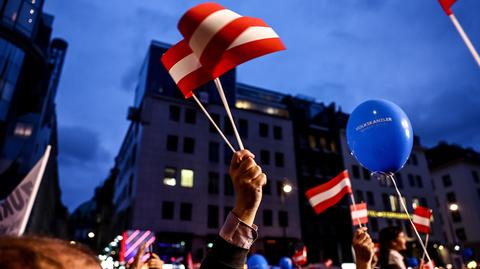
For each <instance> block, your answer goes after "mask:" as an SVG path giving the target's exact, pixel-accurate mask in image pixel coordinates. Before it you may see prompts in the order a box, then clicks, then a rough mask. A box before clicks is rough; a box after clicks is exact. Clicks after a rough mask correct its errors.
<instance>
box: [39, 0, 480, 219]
mask: <svg viewBox="0 0 480 269" xmlns="http://www.w3.org/2000/svg"><path fill="white" fill-rule="evenodd" d="M218 2H219V3H220V4H222V5H224V6H225V7H227V8H230V9H232V10H234V11H236V12H237V13H240V14H242V15H249V16H253V17H259V18H262V19H263V20H265V21H266V22H267V23H268V24H269V25H270V26H271V27H272V28H273V29H275V31H276V32H277V33H278V34H279V36H280V37H281V38H282V40H283V42H284V43H285V45H286V47H287V50H286V51H282V52H279V53H275V54H272V55H267V56H265V57H263V58H260V59H255V60H253V61H250V62H248V63H245V64H243V65H241V66H240V67H239V68H238V69H237V75H238V80H239V81H240V82H243V83H246V84H251V85H255V86H259V87H263V88H266V89H271V90H274V91H279V92H282V93H286V94H291V95H297V94H302V95H307V96H311V97H314V98H316V99H317V100H318V101H321V102H325V103H330V102H335V103H337V104H338V105H339V106H341V107H342V110H343V111H345V112H348V113H350V112H351V111H352V110H353V109H354V108H355V106H357V105H358V104H360V103H361V102H363V101H365V100H368V99H373V98H384V99H388V100H390V101H393V102H394V103H396V104H398V105H399V106H401V107H402V108H403V109H404V110H405V111H406V113H407V114H408V115H409V117H410V120H411V121H412V124H413V128H414V132H415V133H416V135H419V136H420V137H421V141H422V144H423V145H425V146H433V145H435V144H436V143H438V141H441V140H444V141H447V142H450V143H459V144H461V145H464V146H470V147H473V148H475V149H476V150H480V135H479V133H480V68H479V67H478V66H477V65H476V63H475V61H474V60H473V58H472V56H471V54H470V53H469V51H468V49H467V48H466V46H465V45H464V43H463V42H462V40H461V38H460V36H459V34H458V33H457V32H456V30H455V28H454V26H453V24H452V23H451V21H450V19H449V18H448V17H447V16H446V15H445V13H444V12H443V10H442V9H441V8H440V6H439V4H438V2H437V0H406V1H404V0H396V1H393V0H281V1H278V0H277V1H273V0H262V1H259V0H242V1H218ZM199 3H202V1H183V0H142V1H127V0H116V1H112V0H104V1H98V0H71V1H65V0H46V3H45V6H44V10H45V12H47V13H50V14H52V15H54V16H55V21H54V26H53V27H54V31H53V34H54V36H55V37H61V38H63V39H65V40H66V41H67V42H68V43H69V48H68V52H67V57H66V62H65V65H64V69H63V74H62V77H61V80H60V86H59V90H58V95H57V98H56V103H57V115H58V122H59V144H60V145H59V150H60V155H59V162H60V164H59V165H60V166H59V169H60V184H61V187H62V192H63V193H62V199H63V201H64V203H65V204H66V205H67V206H68V208H69V209H70V211H72V210H74V209H75V208H76V207H77V206H78V205H79V204H80V203H82V202H84V201H86V200H87V199H89V198H91V197H92V195H93V191H94V188H95V187H96V186H98V185H99V184H100V183H101V182H102V181H103V180H104V179H105V178H106V176H107V175H108V172H109V169H110V168H111V167H112V166H113V163H114V157H115V156H116V154H117V152H118V149H119V147H120V145H121V142H122V139H123V136H124V134H125V132H126V130H127V127H128V121H127V120H126V113H127V108H128V107H129V106H131V105H132V104H133V95H134V88H135V84H136V80H137V75H138V72H139V69H140V64H141V62H142V61H143V59H144V57H145V55H146V52H147V48H148V46H149V44H150V41H151V40H152V39H155V40H159V41H163V42H168V43H176V42H177V41H179V40H180V39H181V36H180V34H179V32H178V30H177V28H176V26H177V22H178V19H179V18H180V16H181V15H182V14H183V13H184V12H185V11H186V10H187V9H188V8H190V7H192V6H194V5H196V4H199ZM452 10H453V12H454V13H455V15H456V16H457V19H458V20H459V21H460V23H461V24H462V26H463V27H464V29H465V32H466V33H467V34H468V35H469V36H470V38H471V40H472V43H473V44H474V45H475V46H476V47H477V49H480V16H479V15H478V14H479V11H480V1H477V0H458V1H457V3H456V4H455V5H454V6H453V8H452Z"/></svg>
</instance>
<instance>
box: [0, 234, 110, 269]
mask: <svg viewBox="0 0 480 269" xmlns="http://www.w3.org/2000/svg"><path fill="white" fill-rule="evenodd" d="M0 268H2V269H23V268H32V269H67V268H72V269H76V268H78V269H80V268H82V269H83V268H84V269H101V267H100V264H99V263H98V260H97V259H96V257H95V254H94V253H93V252H91V251H90V250H89V249H88V248H86V247H82V246H80V245H78V244H75V245H72V244H70V243H69V242H66V241H63V240H60V239H54V238H46V237H36V236H22V237H14V236H0Z"/></svg>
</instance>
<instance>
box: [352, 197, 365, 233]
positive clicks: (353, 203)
mask: <svg viewBox="0 0 480 269" xmlns="http://www.w3.org/2000/svg"><path fill="white" fill-rule="evenodd" d="M350 200H351V201H352V206H353V210H355V211H357V206H356V204H355V197H354V196H353V193H352V192H351V193H350ZM350 214H352V212H350ZM357 222H358V225H359V226H360V228H363V224H362V223H361V222H360V218H359V217H358V216H357Z"/></svg>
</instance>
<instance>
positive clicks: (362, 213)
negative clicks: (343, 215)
mask: <svg viewBox="0 0 480 269" xmlns="http://www.w3.org/2000/svg"><path fill="white" fill-rule="evenodd" d="M350 213H351V214H352V221H353V225H355V226H360V224H365V223H367V222H368V211H367V204H366V203H360V204H355V205H351V206H350Z"/></svg>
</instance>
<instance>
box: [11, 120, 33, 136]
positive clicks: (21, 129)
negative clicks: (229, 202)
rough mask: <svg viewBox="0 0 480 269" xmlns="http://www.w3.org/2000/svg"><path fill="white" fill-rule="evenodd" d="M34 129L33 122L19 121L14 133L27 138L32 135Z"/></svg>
mask: <svg viewBox="0 0 480 269" xmlns="http://www.w3.org/2000/svg"><path fill="white" fill-rule="evenodd" d="M32 130H33V126H32V125H31V124H27V123H22V122H18V123H17V124H16V125H15V130H14V131H13V133H14V134H15V136H19V137H24V138H27V137H30V136H31V135H32Z"/></svg>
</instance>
